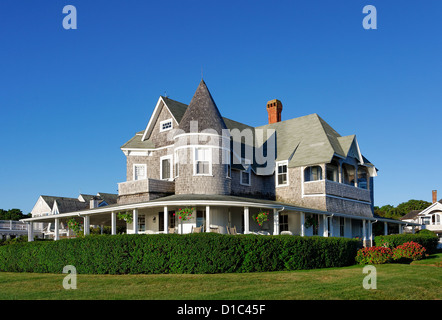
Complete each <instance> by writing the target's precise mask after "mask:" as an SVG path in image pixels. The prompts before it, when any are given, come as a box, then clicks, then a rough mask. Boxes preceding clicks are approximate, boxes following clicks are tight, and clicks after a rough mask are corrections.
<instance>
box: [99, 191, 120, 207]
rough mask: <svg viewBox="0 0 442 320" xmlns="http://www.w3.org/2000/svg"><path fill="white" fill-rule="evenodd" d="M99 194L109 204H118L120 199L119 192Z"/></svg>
mask: <svg viewBox="0 0 442 320" xmlns="http://www.w3.org/2000/svg"><path fill="white" fill-rule="evenodd" d="M97 196H98V197H99V198H100V199H101V200H102V201H104V202H106V203H107V204H108V205H111V204H116V203H117V200H118V194H113V193H104V192H98V193H97Z"/></svg>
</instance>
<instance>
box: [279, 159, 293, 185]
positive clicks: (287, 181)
mask: <svg viewBox="0 0 442 320" xmlns="http://www.w3.org/2000/svg"><path fill="white" fill-rule="evenodd" d="M280 165H285V166H286V167H287V173H286V175H287V179H286V183H284V184H278V175H279V172H278V167H279V166H280ZM289 185H290V183H289V161H288V160H282V161H276V163H275V187H276V188H279V187H288V186H289Z"/></svg>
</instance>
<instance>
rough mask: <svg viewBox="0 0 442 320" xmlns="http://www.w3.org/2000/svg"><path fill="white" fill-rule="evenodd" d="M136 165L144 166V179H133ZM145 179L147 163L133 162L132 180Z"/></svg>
mask: <svg viewBox="0 0 442 320" xmlns="http://www.w3.org/2000/svg"><path fill="white" fill-rule="evenodd" d="M137 166H139V167H144V176H145V178H144V179H135V167H137ZM146 179H147V164H145V163H134V164H133V165H132V180H133V181H138V180H146Z"/></svg>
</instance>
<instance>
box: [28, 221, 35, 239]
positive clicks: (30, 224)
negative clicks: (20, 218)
mask: <svg viewBox="0 0 442 320" xmlns="http://www.w3.org/2000/svg"><path fill="white" fill-rule="evenodd" d="M31 241H34V223H33V222H28V242H31Z"/></svg>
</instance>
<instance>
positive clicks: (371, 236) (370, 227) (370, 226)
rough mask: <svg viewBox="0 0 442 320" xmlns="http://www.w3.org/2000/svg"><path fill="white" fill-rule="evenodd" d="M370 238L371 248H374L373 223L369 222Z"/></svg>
mask: <svg viewBox="0 0 442 320" xmlns="http://www.w3.org/2000/svg"><path fill="white" fill-rule="evenodd" d="M368 232H369V234H368V238H369V239H370V247H372V246H373V222H372V221H368Z"/></svg>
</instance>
